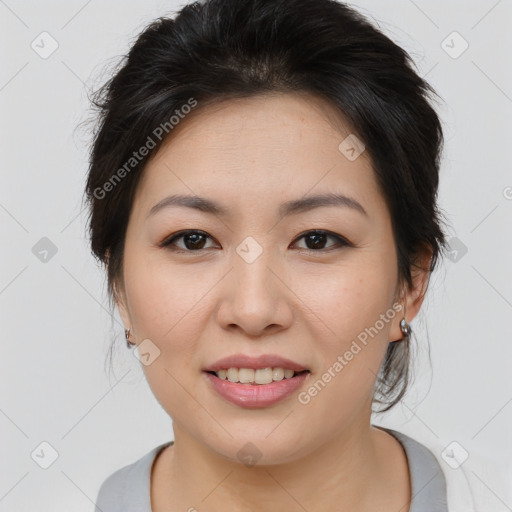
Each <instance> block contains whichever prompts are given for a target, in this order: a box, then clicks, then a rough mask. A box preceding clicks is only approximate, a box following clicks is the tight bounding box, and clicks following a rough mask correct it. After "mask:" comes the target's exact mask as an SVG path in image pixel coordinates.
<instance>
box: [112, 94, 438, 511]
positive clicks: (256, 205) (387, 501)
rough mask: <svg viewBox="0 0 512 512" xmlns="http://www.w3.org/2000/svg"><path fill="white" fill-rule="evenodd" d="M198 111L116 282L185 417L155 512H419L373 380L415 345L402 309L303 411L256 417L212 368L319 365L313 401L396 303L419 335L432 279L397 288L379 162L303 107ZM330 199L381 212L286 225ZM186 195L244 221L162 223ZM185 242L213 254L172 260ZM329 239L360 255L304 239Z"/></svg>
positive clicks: (185, 125)
mask: <svg viewBox="0 0 512 512" xmlns="http://www.w3.org/2000/svg"><path fill="white" fill-rule="evenodd" d="M200 107H201V105H199V107H198V109H197V110H196V111H194V112H193V113H192V114H190V115H189V116H187V118H186V119H185V120H184V121H182V122H181V123H180V124H179V125H178V126H177V127H176V128H174V130H173V132H172V134H171V136H170V137H169V138H168V140H167V141H166V143H165V144H164V145H163V146H162V147H161V148H160V150H159V151H158V153H157V154H156V156H155V157H154V158H153V159H152V160H151V161H150V162H149V163H148V165H147V166H146V168H145V170H144V174H143V176H142V181H141V183H140V184H139V187H138V189H137V194H136V197H135V201H134V205H133V209H132V212H131V216H130V220H129V225H128V229H127V234H126V243H125V255H124V261H123V265H124V268H123V276H122V281H121V282H120V283H119V285H118V288H119V291H118V302H117V304H118V307H119V311H120V314H121V317H122V319H123V322H124V324H125V327H130V328H131V329H132V337H131V340H132V341H135V342H136V343H140V342H141V341H142V340H145V339H147V338H149V339H150V340H151V341H152V342H153V343H154V344H155V345H156V346H157V347H158V348H159V350H160V356H159V357H157V358H156V359H155V360H154V362H153V363H152V364H150V365H148V366H142V367H143V370H144V372H145V376H146V378H147V381H148V383H149V385H150V387H151V390H152V392H153V393H154V395H155V397H156V398H157V400H158V401H159V403H160V404H161V405H162V407H163V409H164V410H165V411H166V412H167V413H168V414H169V415H170V416H171V417H172V420H173V430H174V437H175V444H174V446H172V447H169V448H167V449H165V450H164V451H163V452H162V453H161V454H160V456H159V457H158V458H157V460H156V462H155V464H154V466H153V472H152V479H151V482H152V489H151V499H152V506H153V509H154V510H155V511H156V512H161V511H164V510H171V509H172V510H174V509H176V510H178V509H179V510H189V509H190V508H191V507H195V508H196V509H197V510H208V511H222V512H226V511H231V510H233V511H235V510H236V511H251V510H252V511H254V510H265V511H276V512H277V511H282V510H288V511H295V510H297V511H299V510H304V508H305V509H306V510H308V511H309V512H315V511H320V510H322V511H324V512H325V511H326V510H337V511H340V510H350V511H351V512H358V511H363V510H364V511H369V510H375V511H377V510H379V511H380V512H386V511H388V510H389V511H393V512H396V511H397V510H403V511H405V510H407V504H408V503H409V500H410V482H409V477H408V467H407V459H406V457H405V454H404V452H403V449H402V447H401V445H400V444H399V443H398V441H396V440H395V439H394V438H393V437H392V436H390V435H389V434H387V433H385V432H384V431H382V430H379V429H377V428H375V427H373V426H371V425H370V414H371V400H372V395H373V387H374V383H375V379H376V375H377V373H378V370H379V368H380V366H381V364H382V360H383V357H384V355H385V351H386V348H387V346H388V343H389V342H390V341H394V340H401V339H402V333H401V331H400V327H399V322H400V320H401V319H402V318H403V316H404V315H403V310H402V311H401V312H399V313H397V314H396V315H394V318H393V319H392V320H389V321H388V322H386V323H385V325H384V328H382V329H381V330H380V331H379V333H378V335H376V336H374V337H373V338H370V341H369V342H368V344H367V345H366V346H364V347H363V348H362V350H361V351H360V352H359V353H358V354H357V355H355V356H354V358H353V359H352V360H351V361H350V362H349V363H348V364H347V365H346V366H345V367H344V368H343V370H342V371H341V372H339V373H338V374H336V377H335V378H333V379H332V380H331V381H330V382H329V383H328V384H327V385H326V386H325V387H324V388H323V389H322V390H321V392H319V393H318V395H317V396H315V397H314V398H313V399H312V400H311V401H310V402H309V403H308V404H306V405H303V404H301V403H299V401H298V400H297V393H295V394H293V395H292V396H290V397H287V398H286V399H285V400H283V401H281V402H279V403H277V404H275V405H273V406H270V407H267V408H262V409H244V408H241V407H238V406H236V405H234V404H231V403H229V402H227V401H225V400H224V399H223V398H221V397H220V396H219V395H217V394H216V392H215V391H214V390H213V389H212V388H211V386H210V385H209V383H208V382H207V379H206V378H205V375H204V374H203V372H202V368H204V367H205V366H207V365H208V364H211V363H213V362H215V361H217V360H218V359H220V358H222V357H225V356H227V355H231V354H236V353H244V354H249V355H254V356H257V355H260V354H269V353H273V354H278V355H280V356H283V357H286V358H289V359H292V360H294V361H297V362H299V363H301V364H303V365H304V366H305V367H306V368H309V370H310V371H311V374H310V375H309V377H308V379H307V383H306V384H305V386H304V388H301V390H299V391H303V390H304V389H306V388H307V387H308V386H309V385H310V384H311V383H312V382H314V381H316V380H317V379H318V378H320V377H321V376H322V374H323V373H324V372H325V371H327V369H328V368H329V367H332V365H333V363H334V362H335V361H336V359H337V357H338V356H339V355H343V354H344V353H345V352H346V351H347V350H348V349H349V347H350V345H351V343H352V342H353V340H355V339H356V338H357V336H358V334H359V333H361V332H362V331H364V329H365V328H367V327H370V326H373V325H375V323H376V321H377V320H378V319H379V318H380V315H381V314H383V313H386V312H387V311H389V310H392V308H393V304H395V305H396V304H397V301H398V302H399V303H400V304H401V305H402V306H403V305H406V312H407V313H406V318H407V320H408V321H409V322H410V321H411V320H412V319H413V318H414V317H415V316H416V314H417V312H418V310H419V308H420V306H421V303H422V300H423V295H424V292H425V290H426V283H427V281H428V275H427V273H426V272H419V273H418V274H416V275H415V276H414V282H415V286H414V288H413V289H408V290H406V289H404V287H402V286H401V285H400V283H399V279H398V271H397V255H396V250H395V243H394V238H393V232H392V227H391V220H390V215H389V211H388V209H387V206H386V203H385V201H384V197H383V196H382V193H381V191H380V190H379V188H378V186H377V182H376V180H375V176H374V173H373V170H372V164H371V160H370V157H369V154H368V152H363V153H362V154H361V156H359V158H357V159H356V160H354V161H350V160H349V159H347V158H346V156H345V155H344V154H342V153H341V152H340V150H339V149H338V146H339V144H340V143H341V142H342V141H343V140H344V139H345V137H346V136H347V135H348V134H349V133H351V132H350V128H349V127H348V125H347V124H346V123H344V122H343V120H342V119H341V118H340V117H339V116H335V115H334V112H333V110H332V107H330V105H328V104H327V103H325V102H324V101H323V100H321V99H319V98H314V97H311V96H308V95H305V94H273V95H265V96H258V97H252V98H247V99H240V100H231V101H226V102H223V103H221V104H218V105H211V106H207V107H205V108H204V109H201V108H200ZM333 192H334V193H342V194H345V195H347V196H350V197H351V198H354V199H355V200H357V201H358V202H359V203H360V204H361V205H362V206H363V207H364V209H365V210H366V212H367V214H368V215H363V214H361V213H360V212H358V211H356V210H354V209H351V208H348V207H336V206H330V207H321V208H317V209H314V210H311V211H308V212H303V213H299V214H297V215H291V216H289V217H285V218H280V217H279V215H278V207H279V205H280V204H281V203H282V202H284V201H287V200H292V199H299V198H302V197H303V196H305V195H312V194H319V193H333ZM171 194H187V195H198V196H203V197H207V198H209V199H212V200H215V201H217V202H219V203H220V204H221V205H223V206H225V207H226V208H229V209H230V215H228V216H226V217H222V216H217V215H212V214H207V213H204V212H200V211H197V210H192V209H187V208H183V207H180V208H176V207H172V208H167V209H163V210H161V211H159V212H158V213H157V214H155V215H154V216H151V217H149V218H148V213H149V211H150V209H151V207H152V206H153V205H155V204H156V203H158V202H159V201H160V200H161V199H163V198H164V197H167V196H169V195H171ZM185 229H196V230H201V231H203V232H206V233H207V234H208V235H209V238H208V237H207V238H206V239H204V242H203V244H204V245H203V246H201V245H199V247H203V248H200V249H194V245H193V243H192V244H190V239H189V240H188V242H189V246H188V247H192V249H187V246H186V245H185V244H186V242H187V240H185V239H184V238H181V239H179V240H177V241H176V242H175V244H174V245H175V248H176V250H181V251H187V250H188V252H183V253H181V254H180V253H177V252H173V251H172V249H171V247H167V248H166V247H160V246H159V244H160V243H161V242H163V241H164V240H166V239H168V238H169V237H170V235H172V234H174V233H176V232H178V231H181V230H185ZM315 229H323V230H328V231H331V232H333V233H334V234H337V235H339V236H341V237H343V238H345V239H347V240H348V241H349V243H350V245H348V246H342V245H338V241H337V240H336V239H335V238H334V239H333V238H330V237H327V238H325V239H324V242H323V244H324V245H321V244H322V241H320V246H319V247H320V248H315V245H314V241H313V242H311V239H310V240H309V242H308V239H307V237H303V236H302V235H304V233H305V232H308V231H312V230H315ZM248 236H251V237H253V238H254V239H255V240H256V241H257V242H258V244H259V245H260V246H261V248H262V251H263V252H262V254H261V255H260V256H259V257H258V258H257V259H256V260H255V261H254V262H252V263H247V262H246V261H245V260H244V259H243V258H241V257H240V256H239V254H238V253H237V252H236V249H237V247H238V246H239V245H240V244H241V242H242V241H243V240H244V239H245V238H246V237H248ZM193 241H194V240H192V242H193ZM308 249H309V250H308ZM425 257H428V255H426V256H425ZM248 442H251V443H253V444H254V445H255V446H257V448H258V449H259V451H260V452H261V458H260V459H259V460H258V462H257V464H256V465H254V466H252V467H250V466H245V465H244V464H242V463H241V461H240V460H239V458H238V456H237V453H238V452H239V450H241V449H243V447H244V446H245V445H246V443H248ZM203 499H204V501H202V500H203ZM173 507H175V508H173ZM402 507H404V508H402Z"/></svg>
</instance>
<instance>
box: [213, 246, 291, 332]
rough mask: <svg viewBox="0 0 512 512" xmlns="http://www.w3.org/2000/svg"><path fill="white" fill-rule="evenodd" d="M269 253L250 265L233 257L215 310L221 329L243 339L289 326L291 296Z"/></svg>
mask: <svg viewBox="0 0 512 512" xmlns="http://www.w3.org/2000/svg"><path fill="white" fill-rule="evenodd" d="M270 253H271V251H270V250H268V251H263V252H262V253H261V254H260V255H259V257H257V258H256V259H255V260H254V261H252V262H250V260H245V259H244V258H243V257H241V256H240V255H239V254H238V253H234V254H233V258H232V260H231V263H232V268H231V271H230V272H229V273H228V274H227V276H226V277H225V279H224V280H223V281H224V283H223V285H222V286H221V289H220V296H219V305H218V308H217V321H218V322H219V325H221V326H222V327H223V328H224V329H227V330H236V329H239V330H241V331H242V332H243V333H244V334H245V335H246V336H251V337H256V336H257V337H261V336H263V335H265V334H270V333H272V334H275V333H277V332H279V331H280V330H283V329H286V328H288V327H289V326H290V324H291V322H292V320H293V309H292V302H291V297H292V296H293V293H292V291H291V290H290V289H289V287H288V286H289V285H287V284H286V278H285V276H284V274H285V273H284V272H283V271H282V270H280V268H281V266H280V265H279V264H278V263H277V262H276V261H275V259H272V258H271V254H270Z"/></svg>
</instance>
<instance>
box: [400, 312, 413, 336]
mask: <svg viewBox="0 0 512 512" xmlns="http://www.w3.org/2000/svg"><path fill="white" fill-rule="evenodd" d="M400 329H401V330H402V334H403V335H404V339H407V338H409V336H410V335H411V326H410V325H409V322H407V320H406V319H405V317H403V318H402V320H400Z"/></svg>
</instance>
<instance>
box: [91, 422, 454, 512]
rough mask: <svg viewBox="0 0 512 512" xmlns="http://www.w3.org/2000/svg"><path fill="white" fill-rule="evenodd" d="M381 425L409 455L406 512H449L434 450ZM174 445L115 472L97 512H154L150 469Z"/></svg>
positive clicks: (102, 491) (99, 499)
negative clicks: (408, 499) (408, 487)
mask: <svg viewBox="0 0 512 512" xmlns="http://www.w3.org/2000/svg"><path fill="white" fill-rule="evenodd" d="M378 428H380V429H382V430H385V431H386V432H388V433H389V434H391V435H392V436H394V437H395V438H396V439H398V441H399V442H400V443H401V444H402V446H403V447H404V450H405V453H406V455H407V460H408V463H409V472H410V473H409V474H410V478H411V491H412V494H411V495H412V502H411V507H410V508H409V510H408V511H407V512H448V506H447V495H446V480H445V476H444V474H443V471H442V469H441V467H440V466H439V464H438V462H437V460H436V458H435V457H434V455H433V454H432V452H431V451H430V450H429V449H428V448H426V447H425V446H423V445H422V444H421V443H419V442H418V441H415V440H414V439H412V438H411V437H409V436H407V435H405V434H403V433H401V432H397V431H396V430H392V429H388V428H384V427H378ZM171 444H173V442H172V441H171V442H169V443H164V444H161V445H159V446H157V447H156V448H153V449H152V450H151V451H150V452H148V453H147V454H146V455H144V456H143V457H141V458H140V459H139V460H137V461H135V462H134V463H132V464H129V465H127V466H124V467H122V468H121V469H118V470H117V471H115V472H114V473H112V474H111V475H110V476H109V477H108V478H107V479H106V480H105V481H104V482H103V484H102V485H101V487H100V490H99V493H98V497H97V500H96V507H95V509H94V511H95V512H152V510H151V497H150V483H151V468H152V465H153V462H154V460H155V459H156V456H157V455H158V453H159V452H160V451H161V450H163V449H164V448H165V447H167V446H169V445H171ZM404 512H405V511H404Z"/></svg>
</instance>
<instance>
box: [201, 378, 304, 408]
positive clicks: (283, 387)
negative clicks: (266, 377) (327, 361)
mask: <svg viewBox="0 0 512 512" xmlns="http://www.w3.org/2000/svg"><path fill="white" fill-rule="evenodd" d="M204 374H205V375H206V378H207V379H208V381H209V382H210V384H211V385H212V386H213V389H215V391H217V393H218V394H219V395H220V396H222V397H223V398H225V399H226V400H228V401H229V402H231V403H233V404H235V405H239V406H240V407H252V408H258V407H268V406H270V405H273V404H276V403H277V402H280V401H281V400H283V399H284V398H286V397H287V396H289V395H291V394H292V393H293V392H294V391H297V389H299V388H300V387H301V386H302V385H303V384H304V381H305V380H306V378H307V376H308V375H309V372H304V373H300V374H299V375H297V376H296V377H292V378H290V379H283V380H279V381H274V382H271V383H270V384H241V383H239V382H230V381H229V380H223V379H219V377H217V376H216V375H212V374H211V373H207V372H204Z"/></svg>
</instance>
